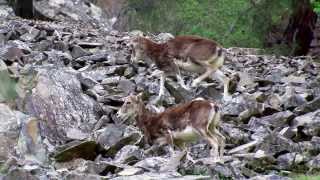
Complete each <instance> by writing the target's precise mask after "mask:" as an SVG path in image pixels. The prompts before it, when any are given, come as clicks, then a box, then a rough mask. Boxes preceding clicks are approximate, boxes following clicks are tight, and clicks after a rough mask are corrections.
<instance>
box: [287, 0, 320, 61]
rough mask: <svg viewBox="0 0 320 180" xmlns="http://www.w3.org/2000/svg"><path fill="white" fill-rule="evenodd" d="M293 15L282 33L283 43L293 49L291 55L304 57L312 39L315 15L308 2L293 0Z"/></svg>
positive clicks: (315, 20)
mask: <svg viewBox="0 0 320 180" xmlns="http://www.w3.org/2000/svg"><path fill="white" fill-rule="evenodd" d="M293 6H294V7H293V14H292V15H291V17H290V20H289V24H288V26H287V28H286V30H285V32H284V38H285V42H286V43H287V44H289V46H291V47H292V48H293V55H296V56H300V55H306V54H307V53H308V51H309V49H310V44H311V41H312V39H313V37H314V36H313V30H314V29H315V24H316V22H317V14H316V13H315V12H314V11H313V9H312V6H311V3H310V1H309V0H294V3H293Z"/></svg>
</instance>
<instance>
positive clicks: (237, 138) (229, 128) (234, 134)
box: [221, 123, 249, 145]
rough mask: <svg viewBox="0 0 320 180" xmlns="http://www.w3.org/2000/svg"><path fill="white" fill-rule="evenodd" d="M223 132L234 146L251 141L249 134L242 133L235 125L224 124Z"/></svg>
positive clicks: (222, 126)
mask: <svg viewBox="0 0 320 180" xmlns="http://www.w3.org/2000/svg"><path fill="white" fill-rule="evenodd" d="M221 128H222V129H223V132H225V133H226V135H227V137H228V138H230V141H231V142H233V144H238V145H239V144H242V143H245V142H248V141H249V134H248V133H246V132H244V131H242V130H241V129H240V128H237V127H236V126H235V125H233V124H229V123H223V124H222V125H221Z"/></svg>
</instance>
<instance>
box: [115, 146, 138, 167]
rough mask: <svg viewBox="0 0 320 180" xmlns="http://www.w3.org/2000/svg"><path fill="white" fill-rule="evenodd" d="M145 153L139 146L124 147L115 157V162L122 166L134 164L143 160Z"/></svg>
mask: <svg viewBox="0 0 320 180" xmlns="http://www.w3.org/2000/svg"><path fill="white" fill-rule="evenodd" d="M143 157H144V152H143V151H142V150H140V149H139V147H138V146H132V145H127V146H124V147H123V148H122V149H121V150H120V151H119V152H118V153H117V154H116V156H115V158H114V161H115V162H117V163H121V164H133V163H135V162H137V161H140V160H142V158H143Z"/></svg>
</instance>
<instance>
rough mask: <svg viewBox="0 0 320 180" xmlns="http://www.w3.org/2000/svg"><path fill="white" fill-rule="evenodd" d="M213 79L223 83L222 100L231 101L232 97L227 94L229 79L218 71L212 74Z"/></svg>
mask: <svg viewBox="0 0 320 180" xmlns="http://www.w3.org/2000/svg"><path fill="white" fill-rule="evenodd" d="M214 78H217V79H218V80H219V81H220V82H222V83H223V100H224V101H230V100H231V99H232V96H231V95H230V94H229V83H230V79H229V78H228V77H227V76H226V75H224V73H223V72H222V71H220V70H219V69H218V70H216V72H215V73H214Z"/></svg>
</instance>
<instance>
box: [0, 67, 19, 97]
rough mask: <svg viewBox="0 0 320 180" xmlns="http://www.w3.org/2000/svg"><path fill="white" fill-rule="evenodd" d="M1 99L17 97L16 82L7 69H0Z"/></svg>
mask: <svg viewBox="0 0 320 180" xmlns="http://www.w3.org/2000/svg"><path fill="white" fill-rule="evenodd" d="M0 84H1V86H0V101H6V100H12V99H14V98H16V96H17V93H16V91H15V84H16V83H15V82H14V81H13V80H12V79H11V78H10V76H9V73H8V72H7V71H5V70H2V71H0Z"/></svg>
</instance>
